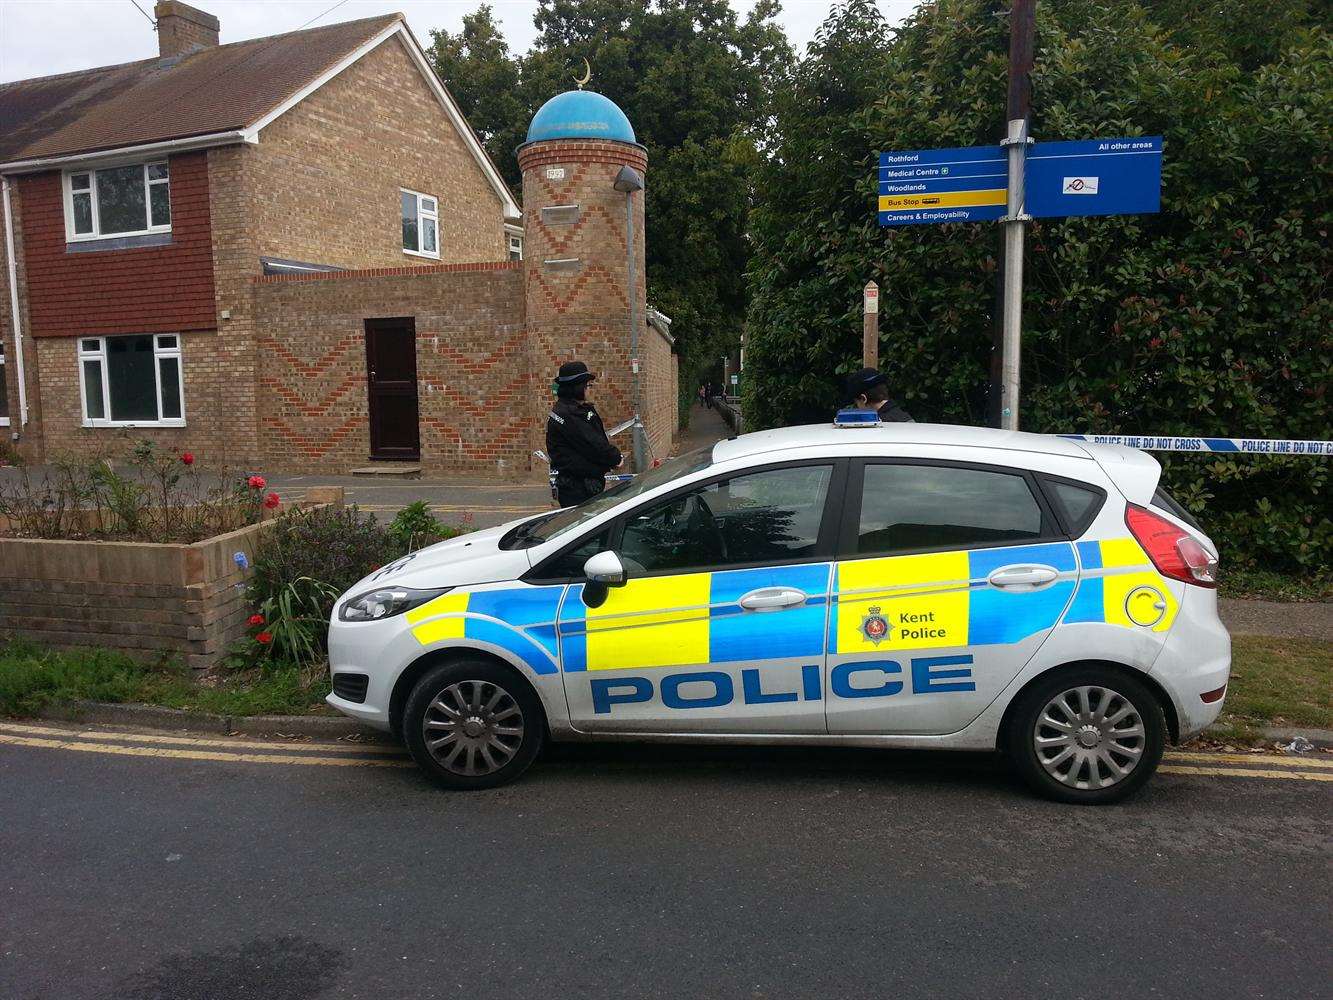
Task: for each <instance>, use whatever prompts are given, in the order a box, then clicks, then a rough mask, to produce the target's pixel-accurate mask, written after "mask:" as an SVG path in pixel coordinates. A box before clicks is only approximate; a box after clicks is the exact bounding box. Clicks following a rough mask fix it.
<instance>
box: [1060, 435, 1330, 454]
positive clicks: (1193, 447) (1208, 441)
mask: <svg viewBox="0 0 1333 1000" xmlns="http://www.w3.org/2000/svg"><path fill="white" fill-rule="evenodd" d="M1056 437H1062V438H1068V439H1069V440H1071V441H1086V442H1088V443H1089V444H1118V445H1123V446H1124V447H1126V448H1138V449H1140V450H1141V451H1193V452H1202V453H1204V454H1209V455H1227V454H1242V455H1304V456H1315V457H1321V458H1322V457H1327V456H1329V455H1333V441H1286V440H1276V439H1272V438H1269V439H1265V438H1214V437H1153V436H1150V435H1135V434H1057V435H1056Z"/></svg>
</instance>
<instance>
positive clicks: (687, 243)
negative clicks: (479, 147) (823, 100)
mask: <svg viewBox="0 0 1333 1000" xmlns="http://www.w3.org/2000/svg"><path fill="white" fill-rule="evenodd" d="M777 11H778V5H777V4H776V2H774V0H759V3H757V4H756V5H755V6H754V7H753V9H752V10H751V11H750V13H749V15H748V16H747V17H746V18H745V19H744V20H742V19H740V18H738V17H737V15H736V12H735V11H734V10H733V8H732V7H731V5H730V4H729V3H727V2H726V0H654V2H651V3H650V2H648V0H542V2H541V3H540V4H539V5H538V8H537V12H536V14H535V17H534V22H535V24H536V26H537V30H538V35H537V39H536V41H535V43H534V45H533V48H532V49H531V51H529V52H527V53H526V54H522V55H517V56H515V55H511V54H510V53H509V51H508V48H507V46H506V45H505V43H504V42H503V40H502V38H501V37H500V34H499V32H498V31H497V29H496V26H495V22H494V19H493V17H492V13H491V9H490V8H489V7H486V6H483V7H481V8H479V9H478V10H477V12H476V13H474V14H472V15H469V16H468V17H467V18H465V19H464V24H463V30H462V31H461V32H460V33H459V34H457V35H454V34H450V33H448V32H434V33H433V35H432V45H431V49H430V54H431V58H432V60H433V62H434V64H435V67H436V69H437V70H438V71H439V72H440V75H441V76H442V77H443V79H444V80H445V83H446V84H447V85H448V86H449V88H450V90H451V91H452V92H453V94H454V96H455V97H456V98H458V100H459V103H460V106H461V107H462V108H463V109H464V111H465V113H466V114H468V116H469V120H470V121H471V122H472V124H473V127H474V128H476V129H477V131H478V133H479V134H480V135H481V137H482V139H483V141H484V142H485V144H486V148H487V151H488V152H489V153H490V154H491V156H492V158H493V159H495V161H496V163H497V164H499V166H500V169H501V171H502V173H503V174H504V176H505V177H506V179H507V180H508V181H509V182H510V183H511V184H512V185H514V186H515V187H517V186H518V184H519V182H520V181H521V175H520V173H519V170H518V164H517V159H516V156H515V150H516V149H517V147H518V146H519V145H520V144H521V143H522V142H523V141H524V139H525V135H526V129H527V125H528V122H529V121H530V120H531V118H532V115H533V114H534V113H535V112H536V111H537V109H538V108H539V107H540V106H541V105H542V103H543V102H545V101H546V100H547V99H549V98H551V97H553V96H555V95H556V94H558V93H560V92H562V91H565V90H569V89H570V88H571V87H572V86H573V80H574V77H575V76H576V75H577V74H579V73H580V72H581V71H582V66H583V62H582V60H583V59H585V58H586V59H588V61H589V62H590V64H591V65H592V70H593V78H592V82H591V83H590V84H589V89H592V90H595V91H597V92H598V93H601V94H604V95H606V96H607V97H609V98H610V99H611V100H613V101H615V102H616V104H618V105H619V106H620V107H621V108H622V109H623V110H624V111H625V113H626V114H627V115H628V116H629V119H630V121H631V123H633V125H634V130H635V133H636V135H637V136H638V139H639V141H640V142H641V143H642V144H643V145H644V146H646V147H647V149H648V176H647V185H646V189H645V197H646V199H647V201H646V204H645V210H646V215H647V220H648V232H647V260H646V273H647V279H648V295H649V299H650V301H651V302H652V303H653V305H654V306H656V307H657V308H659V309H661V310H662V311H663V312H665V313H666V314H667V315H669V316H670V317H671V318H672V320H673V321H674V325H673V327H672V330H673V332H675V333H677V334H679V343H680V345H681V348H683V354H684V357H683V358H682V364H681V383H682V392H683V393H684V392H686V391H688V386H689V385H690V384H691V383H692V381H693V380H694V378H695V377H696V376H697V375H698V374H699V373H700V372H701V371H703V370H704V369H705V367H706V366H707V365H708V363H709V362H710V360H711V359H714V358H716V357H717V356H718V355H720V354H721V353H723V351H725V350H727V349H728V348H730V347H732V346H733V345H735V344H736V343H737V342H738V341H739V338H740V329H741V323H742V320H743V318H744V314H745V308H746V291H745V269H746V265H747V263H748V256H749V245H748V241H747V239H746V218H747V214H748V211H749V207H750V199H751V193H752V179H753V173H754V168H755V165H756V163H757V159H758V157H757V153H756V148H757V145H758V143H759V142H760V141H761V138H762V135H763V130H764V124H765V122H764V115H765V113H766V109H767V108H768V107H769V105H770V104H771V97H770V95H771V89H772V87H773V85H774V82H775V81H777V80H779V79H782V78H783V76H784V75H785V74H784V73H783V69H784V67H785V65H786V63H787V62H788V61H789V60H790V58H791V50H790V47H789V46H788V44H787V40H786V37H785V36H784V35H783V33H782V31H781V29H780V28H778V27H777V25H776V24H775V23H774V17H775V15H776V13H777ZM497 90H499V91H503V93H495V92H494V91H497Z"/></svg>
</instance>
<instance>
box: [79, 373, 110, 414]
mask: <svg viewBox="0 0 1333 1000" xmlns="http://www.w3.org/2000/svg"><path fill="white" fill-rule="evenodd" d="M83 405H84V409H86V410H87V412H88V419H89V420H101V419H102V418H103V417H105V416H106V411H104V410H103V409H102V362H100V361H91V360H90V361H85V362H84V363H83Z"/></svg>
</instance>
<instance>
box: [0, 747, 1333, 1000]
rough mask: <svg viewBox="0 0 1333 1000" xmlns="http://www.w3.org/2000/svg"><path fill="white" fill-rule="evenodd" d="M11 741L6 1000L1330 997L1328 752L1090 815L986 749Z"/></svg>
mask: <svg viewBox="0 0 1333 1000" xmlns="http://www.w3.org/2000/svg"><path fill="white" fill-rule="evenodd" d="M0 731H2V733H7V734H8V736H7V737H5V739H7V740H8V742H0V791H2V794H3V798H0V802H2V803H3V805H0V810H2V811H3V823H0V996H2V997H5V998H15V1000H37V998H61V1000H66V998H71V1000H72V998H84V997H87V998H125V1000H147V998H172V1000H195V998H208V1000H213V998H227V1000H233V998H250V997H254V998H261V997H262V998H265V1000H306V998H325V997H376V998H379V997H403V998H430V997H470V998H478V1000H480V998H489V997H504V998H512V997H553V998H565V997H580V998H582V997H616V998H624V997H708V998H724V997H743V998H748V1000H755V998H779V997H781V998H786V997H792V998H810V997H818V998H835V997H849V998H870V997H895V998H898V997H949V998H960V997H1035V996H1058V997H1061V998H1068V1000H1074V998H1080V997H1087V998H1099V1000H1100V998H1105V997H1135V998H1140V997H1166V998H1190V997H1200V998H1208V1000H1220V998H1227V997H1282V998H1297V997H1328V996H1329V992H1328V991H1329V983H1330V982H1331V981H1333V958H1331V955H1333V953H1331V952H1330V949H1329V947H1328V943H1329V940H1330V931H1331V930H1333V926H1331V925H1330V913H1333V905H1331V904H1333V891H1331V889H1330V880H1329V862H1330V859H1331V857H1333V851H1331V850H1330V832H1331V830H1333V823H1331V822H1330V820H1331V819H1333V814H1331V811H1330V804H1331V803H1333V784H1330V783H1329V782H1328V781H1327V778H1328V777H1330V776H1333V770H1323V771H1322V772H1320V769H1319V765H1318V764H1309V765H1299V766H1301V767H1303V768H1304V772H1297V771H1294V770H1291V769H1290V768H1289V767H1288V766H1287V765H1283V764H1282V763H1281V762H1280V761H1277V762H1276V763H1271V764H1269V763H1263V764H1262V767H1260V766H1259V765H1258V764H1256V765H1255V767H1254V768H1250V767H1246V766H1245V764H1246V763H1247V762H1241V763H1235V762H1232V763H1219V764H1218V766H1212V763H1211V761H1212V760H1213V759H1211V758H1205V759H1203V760H1200V759H1198V758H1196V757H1189V756H1186V757H1177V758H1174V759H1173V760H1172V761H1171V762H1170V764H1171V766H1172V767H1173V768H1175V773H1164V774H1159V775H1158V776H1157V778H1156V779H1155V780H1154V781H1153V782H1151V783H1150V784H1149V786H1148V788H1147V790H1146V792H1145V793H1144V794H1142V795H1141V796H1140V797H1138V798H1137V799H1135V800H1133V801H1132V802H1130V803H1127V804H1125V805H1123V806H1119V807H1113V808H1104V809H1077V808H1071V807H1064V806H1058V805H1054V804H1050V803H1046V802H1042V801H1037V800H1034V799H1032V798H1030V797H1029V796H1028V795H1027V794H1026V793H1025V792H1024V791H1023V790H1021V789H1020V788H1018V787H1017V786H1016V785H1015V784H1014V783H1013V782H1012V781H1011V780H1010V779H1009V778H1008V777H1007V776H1006V775H1005V773H1004V772H1003V771H1002V770H1000V769H998V768H997V767H996V766H995V764H994V763H993V762H992V760H991V759H990V758H989V757H974V756H963V755H940V754H934V755H925V754H910V753H883V752H872V751H809V750H793V749H786V750H736V749H677V748H655V747H638V746H636V747H625V746H616V745H601V746H591V747H567V748H562V749H559V750H558V752H556V753H554V754H551V755H549V756H548V757H547V758H546V759H544V760H542V761H539V763H538V765H537V766H536V767H535V768H534V770H533V771H532V772H530V774H529V776H528V777H527V778H525V779H524V780H523V781H521V782H520V783H518V784H516V785H512V786H510V787H507V788H503V789H498V790H495V791H490V792H482V793H471V794H447V793H443V792H439V791H436V790H435V789H434V788H433V787H431V786H429V785H427V784H426V782H425V781H424V780H423V779H422V778H420V777H419V776H418V774H417V773H416V772H415V771H414V770H413V769H412V768H411V767H410V766H407V765H406V764H405V762H404V761H402V760H401V758H398V757H396V756H393V755H392V753H391V751H389V750H388V749H387V748H368V749H358V748H355V747H347V746H346V745H344V746H342V747H332V748H329V747H320V746H307V747H306V748H304V749H300V748H295V749H293V748H292V746H291V745H284V744H265V743H263V742H262V741H249V742H246V743H228V742H226V741H221V740H214V741H203V742H199V743H195V744H186V743H184V742H183V741H182V740H181V739H180V737H160V738H158V739H157V741H155V742H150V740H146V739H144V738H143V737H135V736H115V735H105V734H103V735H100V736H99V735H97V734H86V733H85V734H81V735H79V736H73V737H71V736H69V735H68V734H62V733H61V732H60V730H58V729H55V730H48V732H46V733H42V732H41V731H40V730H38V731H34V730H24V729H22V728H16V727H15V726H14V725H13V724H7V723H0ZM2 733H0V735H2ZM24 741H26V742H24ZM108 748H109V749H108ZM79 751H91V752H79ZM181 753H184V754H187V755H194V756H193V758H191V757H188V756H187V757H181V756H164V754H181ZM243 754H249V755H250V759H249V760H246V759H243V758H242V756H241V755H243ZM213 758H218V759H213ZM1216 760H1217V761H1219V762H1221V761H1225V759H1224V758H1217V759H1216ZM1255 760H1256V761H1259V760H1260V759H1258V758H1256V759H1255ZM1323 761H1324V766H1325V768H1327V766H1328V764H1329V763H1333V761H1331V760H1330V758H1328V757H1324V758H1323ZM1228 768H1230V769H1231V771H1230V772H1228V770H1227V769H1228ZM1256 769H1257V770H1258V772H1259V773H1260V774H1264V775H1267V776H1264V777H1242V776H1239V775H1240V774H1242V773H1244V772H1246V771H1251V770H1256ZM1217 772H1222V773H1217ZM1306 772H1308V773H1309V774H1317V773H1322V775H1323V776H1324V778H1325V780H1324V781H1314V780H1304V779H1302V778H1301V777H1300V774H1303V773H1306Z"/></svg>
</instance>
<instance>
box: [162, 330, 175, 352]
mask: <svg viewBox="0 0 1333 1000" xmlns="http://www.w3.org/2000/svg"><path fill="white" fill-rule="evenodd" d="M157 349H158V350H159V351H174V350H175V349H176V338H175V337H173V336H172V335H171V334H169V333H164V334H159V335H158V338H157Z"/></svg>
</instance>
